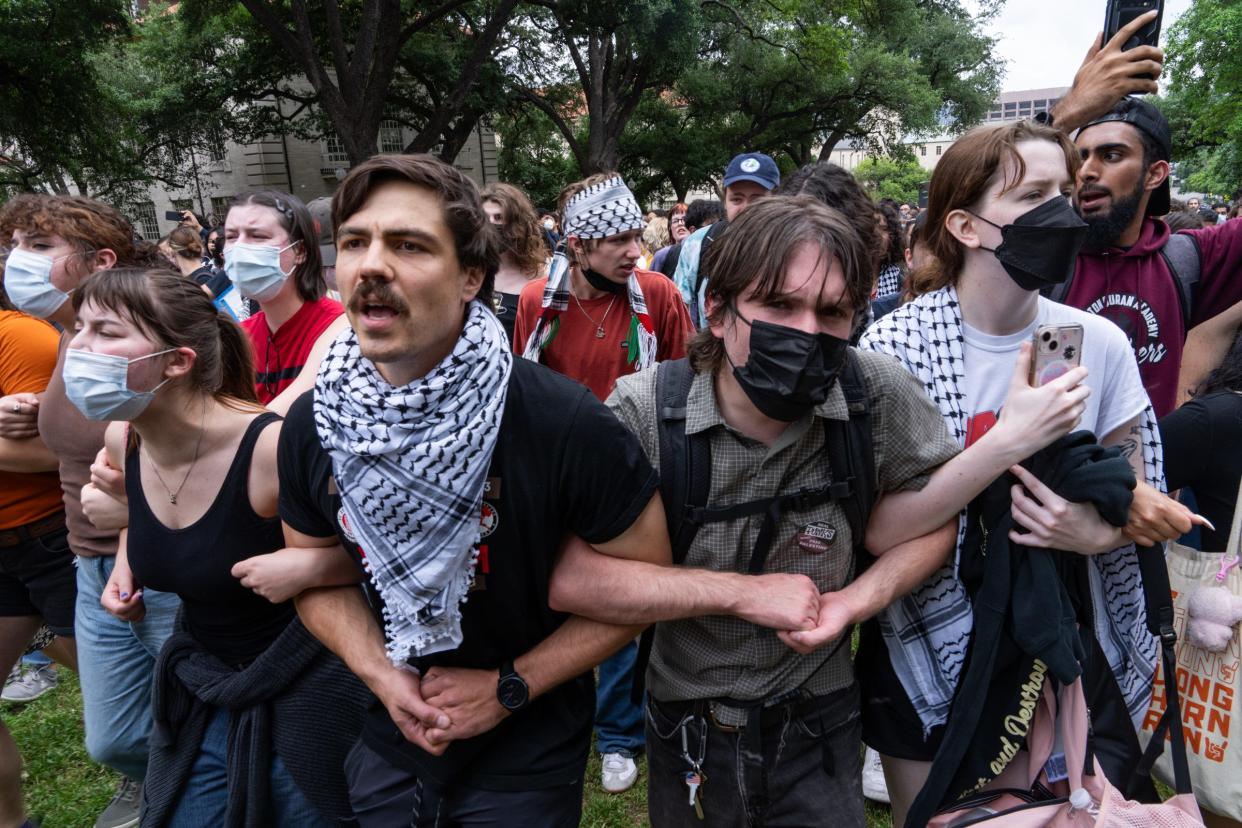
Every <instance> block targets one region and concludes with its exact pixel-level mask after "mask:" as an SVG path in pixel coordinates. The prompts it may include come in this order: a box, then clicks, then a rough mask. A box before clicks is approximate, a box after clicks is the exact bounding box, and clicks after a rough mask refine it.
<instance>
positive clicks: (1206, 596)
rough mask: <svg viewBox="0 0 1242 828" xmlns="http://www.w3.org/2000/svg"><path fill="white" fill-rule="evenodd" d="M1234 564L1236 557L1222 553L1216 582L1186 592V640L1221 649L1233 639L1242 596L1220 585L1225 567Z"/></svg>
mask: <svg viewBox="0 0 1242 828" xmlns="http://www.w3.org/2000/svg"><path fill="white" fill-rule="evenodd" d="M1237 565H1238V558H1237V557H1228V556H1225V557H1223V558H1222V559H1221V562H1220V572H1217V573H1216V578H1215V580H1216V583H1215V584H1212V585H1211V586H1201V587H1198V588H1196V589H1195V591H1194V592H1192V593H1190V599H1189V600H1188V601H1187V603H1186V640H1187V641H1189V642H1190V643H1191V644H1193V645H1194V646H1196V647H1199V648H1200V649H1203V650H1207V651H1209V652H1213V653H1219V652H1223V651H1224V650H1225V649H1226V648H1227V647H1228V646H1229V642H1230V641H1231V640H1232V639H1233V626H1234V625H1235V624H1237V623H1238V622H1239V621H1242V596H1237V595H1233V594H1232V593H1230V592H1229V590H1227V589H1225V588H1224V584H1225V578H1226V577H1228V575H1229V570H1230V569H1233V568H1234V567H1235V566H1237Z"/></svg>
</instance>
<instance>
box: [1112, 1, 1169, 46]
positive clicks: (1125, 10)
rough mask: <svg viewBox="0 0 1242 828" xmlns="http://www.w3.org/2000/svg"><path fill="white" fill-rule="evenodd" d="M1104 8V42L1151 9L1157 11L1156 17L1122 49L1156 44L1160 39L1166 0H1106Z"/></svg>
mask: <svg viewBox="0 0 1242 828" xmlns="http://www.w3.org/2000/svg"><path fill="white" fill-rule="evenodd" d="M1105 2H1106V3H1107V6H1106V7H1105V10H1104V42H1105V43H1108V42H1109V41H1110V40H1112V39H1113V37H1114V36H1115V35H1116V34H1117V32H1119V31H1121V30H1122V29H1124V28H1125V27H1126V26H1127V25H1129V24H1130V23H1132V22H1134V19H1135V18H1136V17H1142V16H1143V15H1145V14H1147V13H1148V12H1149V11H1155V12H1157V14H1156V19H1155V20H1153V21H1151V22H1150V23H1148V24H1147V25H1146V26H1144V27H1143V28H1141V29H1139V30H1138V33H1137V34H1136V35H1135V36H1134V37H1132V38H1130V39H1129V40H1128V41H1127V42H1126V43H1125V44H1124V45H1123V46H1122V47H1121V49H1122V51H1125V50H1127V49H1133V48H1134V47H1135V46H1155V45H1156V44H1157V42H1158V41H1159V40H1160V21H1161V20H1162V19H1163V18H1164V0H1105Z"/></svg>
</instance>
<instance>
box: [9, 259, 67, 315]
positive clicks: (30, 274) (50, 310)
mask: <svg viewBox="0 0 1242 828" xmlns="http://www.w3.org/2000/svg"><path fill="white" fill-rule="evenodd" d="M72 255H73V254H72V253H69V254H67V255H65V256H61V257H60V258H59V259H53V258H52V257H51V256H45V255H43V254H42V253H31V252H30V251H29V250H20V249H18V250H14V251H13V252H12V253H10V254H9V258H8V260H7V261H5V263H4V290H5V292H6V293H7V294H8V295H9V299H11V300H13V304H14V305H16V306H17V309H18V310H19V311H21V312H22V313H28V314H30V315H31V316H37V317H39V318H40V319H47V318H48V317H49V316H51V315H52V314H54V313H56V311H58V310H60V306H61V305H63V304H65V302H66V301H68V299H69V294H68V293H66V292H65V291H63V290H61V289H60V288H58V287H56V285H54V284H52V268H53V267H54V266H55V265H56V263H57V262H59V261H62V260H64V259H67V258H69V256H72Z"/></svg>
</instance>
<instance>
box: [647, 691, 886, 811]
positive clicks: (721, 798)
mask: <svg viewBox="0 0 1242 828" xmlns="http://www.w3.org/2000/svg"><path fill="white" fill-rule="evenodd" d="M706 709H707V705H706V703H705V702H658V701H656V700H655V699H650V698H649V699H648V701H647V768H648V790H647V813H648V815H649V816H650V818H651V825H652V828H702V826H703V825H710V826H712V828H761V827H762V828H785V827H786V826H787V827H788V828H808V826H816V825H825V826H828V825H830V826H833V828H862V826H864V825H865V824H866V820H865V817H864V816H863V795H862V781H861V777H860V774H859V771H860V768H859V755H860V752H861V749H862V743H861V725H860V721H859V710H858V688H857V685H855V686H851V687H849V688H847V689H845V690H841V691H839V692H836V693H832V694H830V695H827V696H820V697H818V698H814V699H808V700H804V701H795V702H791V703H789V704H783V705H777V706H774V707H771V708H768V709H766V710H764V711H763V714H762V718H761V725H760V731H761V732H760V734H759V738H758V739H755V738H754V737H753V734H748V733H747V728H745V727H743V728H725V727H721V726H719V725H716V724H714V723H713V720H712V717H711V715H710V713H705V711H706ZM683 727H684V728H685V731H686V740H685V745H686V746H687V747H688V749H689V753H690V756H691V757H692V758H694V759H698V755H697V754H698V752H699V746H700V744H702V742H701V739H702V734H703V733H704V731H706V734H707V741H706V749H705V751H704V756H703V762H702V768H703V774H704V776H705V777H706V780H705V781H704V782H703V785H702V787H701V788H700V789H699V797H700V802H701V803H702V806H703V815H704V820H703V821H700V820H699V819H698V817H697V816H696V815H695V811H694V808H693V807H691V805H690V801H689V793H690V789H689V788H688V787H687V785H686V782H685V778H686V774H687V773H688V772H689V771H690V767H689V765H688V764H687V762H686V760H685V759H684V758H683V756H682V745H683V742H682V735H681V731H682V729H683ZM748 736H749V737H750V738H748Z"/></svg>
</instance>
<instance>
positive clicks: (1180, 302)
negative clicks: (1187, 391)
mask: <svg viewBox="0 0 1242 828" xmlns="http://www.w3.org/2000/svg"><path fill="white" fill-rule="evenodd" d="M1154 15H1155V12H1150V13H1148V14H1147V15H1144V16H1143V17H1140V18H1138V19H1136V20H1135V21H1134V22H1133V23H1131V24H1130V25H1129V26H1127V27H1125V28H1124V29H1122V30H1121V31H1120V32H1119V33H1118V34H1117V36H1116V37H1114V38H1113V40H1111V41H1110V42H1109V43H1108V44H1107V45H1105V46H1104V47H1103V48H1100V46H1099V44H1098V43H1097V45H1096V46H1094V47H1093V48H1092V49H1091V51H1090V52H1088V55H1087V59H1086V61H1084V63H1083V66H1082V68H1081V69H1080V70H1079V72H1078V76H1077V77H1076V78H1075V79H1074V86H1073V88H1072V89H1071V90H1070V92H1069V93H1068V94H1067V95H1066V96H1065V98H1063V99H1062V100H1061V101H1060V102H1059V103H1058V104H1057V106H1056V107H1055V108H1054V110H1053V112H1052V113H1051V116H1049V119H1050V120H1051V121H1052V123H1053V124H1054V125H1055V126H1056V127H1057V128H1059V129H1061V130H1063V131H1065V132H1072V131H1073V130H1075V129H1078V130H1079V131H1078V135H1077V137H1076V139H1075V143H1076V144H1077V146H1078V149H1079V151H1080V153H1081V155H1082V165H1081V167H1079V170H1078V175H1077V179H1076V181H1075V192H1074V205H1075V207H1076V208H1077V209H1078V212H1079V215H1081V216H1082V218H1083V220H1084V221H1085V222H1087V225H1088V228H1089V230H1088V235H1087V242H1086V244H1085V245H1084V247H1083V251H1082V253H1081V254H1080V255H1079V257H1078V265H1077V267H1076V269H1075V271H1074V275H1073V277H1072V278H1071V279H1070V281H1069V282H1067V283H1064V284H1062V285H1059V286H1057V287H1056V288H1054V289H1053V290H1052V291H1051V296H1052V298H1054V299H1057V300H1058V301H1062V302H1065V303H1067V304H1069V305H1073V306H1074V307H1077V308H1082V309H1084V310H1086V311H1088V312H1090V313H1095V314H1099V315H1101V316H1104V317H1105V318H1107V319H1110V320H1112V321H1113V322H1115V323H1116V324H1117V325H1118V326H1119V327H1120V328H1121V329H1122V330H1124V331H1125V332H1126V334H1127V336H1129V337H1130V342H1131V344H1132V346H1133V347H1134V354H1135V357H1136V359H1137V360H1138V363H1139V370H1140V372H1141V374H1142V377H1143V384H1144V386H1145V387H1146V388H1147V393H1148V396H1150V397H1151V402H1152V405H1153V406H1154V407H1155V410H1156V414H1157V415H1158V416H1160V417H1163V416H1165V415H1166V414H1168V413H1169V412H1170V411H1172V410H1173V408H1174V407H1175V406H1176V400H1177V393H1178V387H1177V386H1178V370H1179V368H1180V366H1181V362H1182V352H1183V346H1184V344H1185V340H1186V334H1187V332H1188V331H1189V329H1190V328H1193V327H1195V326H1197V325H1200V324H1202V323H1203V322H1206V321H1207V320H1209V319H1211V318H1212V317H1214V316H1216V315H1217V314H1220V313H1222V312H1223V311H1225V310H1227V309H1229V308H1230V307H1231V306H1233V305H1234V304H1236V303H1237V302H1239V301H1242V279H1239V278H1237V273H1238V271H1239V268H1240V267H1242V227H1239V226H1230V225H1229V224H1225V225H1220V226H1214V227H1206V228H1204V229H1202V230H1187V231H1183V232H1182V233H1181V234H1178V235H1179V236H1182V238H1177V237H1173V236H1172V234H1171V233H1170V232H1169V228H1168V226H1167V225H1166V224H1165V223H1164V222H1163V221H1162V220H1161V217H1162V216H1164V215H1165V214H1166V213H1168V212H1169V172H1170V171H1169V162H1170V160H1171V154H1172V136H1171V133H1170V130H1169V124H1168V121H1166V120H1165V118H1164V115H1162V114H1161V113H1160V110H1159V109H1157V108H1156V107H1155V106H1153V105H1151V104H1150V103H1148V102H1146V101H1145V100H1143V99H1141V98H1138V97H1127V96H1129V95H1139V94H1145V93H1152V94H1154V93H1155V92H1156V91H1157V87H1156V81H1155V78H1156V77H1158V76H1159V74H1160V70H1161V68H1162V65H1163V60H1164V57H1163V53H1162V52H1161V51H1160V50H1159V49H1156V48H1155V47H1149V46H1139V47H1136V48H1134V49H1130V50H1126V51H1122V49H1121V44H1123V43H1125V42H1126V41H1127V40H1128V39H1129V38H1130V37H1131V36H1133V35H1134V34H1135V33H1136V32H1137V31H1138V30H1139V29H1140V28H1141V27H1142V26H1144V25H1146V24H1147V23H1148V22H1150V20H1151V19H1153V17H1154ZM1229 340H1230V341H1232V336H1229ZM1226 345H1227V343H1226Z"/></svg>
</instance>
